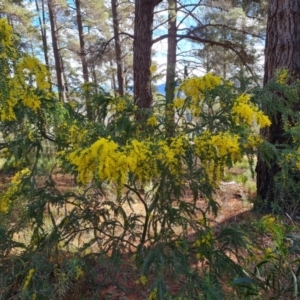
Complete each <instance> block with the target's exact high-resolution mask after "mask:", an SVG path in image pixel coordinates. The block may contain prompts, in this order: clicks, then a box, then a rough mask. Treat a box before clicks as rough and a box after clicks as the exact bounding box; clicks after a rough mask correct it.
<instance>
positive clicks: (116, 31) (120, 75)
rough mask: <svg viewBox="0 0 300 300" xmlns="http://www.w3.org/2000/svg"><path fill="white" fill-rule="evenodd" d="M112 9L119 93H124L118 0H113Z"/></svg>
mask: <svg viewBox="0 0 300 300" xmlns="http://www.w3.org/2000/svg"><path fill="white" fill-rule="evenodd" d="M111 10H112V17H113V25H114V37H115V52H116V61H117V78H118V93H119V95H121V96H123V95H124V79H123V65H122V52H121V42H120V32H119V31H120V30H119V17H118V10H117V0H111Z"/></svg>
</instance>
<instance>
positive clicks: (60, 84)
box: [48, 0, 65, 101]
mask: <svg viewBox="0 0 300 300" xmlns="http://www.w3.org/2000/svg"><path fill="white" fill-rule="evenodd" d="M48 11H49V20H50V27H51V37H52V48H53V55H54V61H55V71H56V77H57V88H58V95H59V100H60V101H62V100H63V98H64V94H65V93H64V84H63V68H62V64H61V60H60V54H59V49H58V39H57V31H56V24H55V17H54V5H53V0H48Z"/></svg>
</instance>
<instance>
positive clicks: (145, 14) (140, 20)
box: [133, 0, 162, 120]
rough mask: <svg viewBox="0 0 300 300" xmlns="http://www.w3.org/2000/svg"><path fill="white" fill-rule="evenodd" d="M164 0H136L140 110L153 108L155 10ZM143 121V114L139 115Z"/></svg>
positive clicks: (136, 76) (136, 71) (136, 86)
mask: <svg viewBox="0 0 300 300" xmlns="http://www.w3.org/2000/svg"><path fill="white" fill-rule="evenodd" d="M161 1H162V0H136V1H135V21H134V42H133V55H134V56H133V73H134V74H133V81H134V100H135V103H136V104H137V106H138V108H139V109H145V108H146V109H147V108H151V105H152V91H151V72H150V67H151V47H152V26H153V17H154V8H155V6H156V5H158V4H159V3H160V2H161ZM136 117H137V119H138V120H143V119H144V117H143V116H142V114H140V113H138V114H137V116H136Z"/></svg>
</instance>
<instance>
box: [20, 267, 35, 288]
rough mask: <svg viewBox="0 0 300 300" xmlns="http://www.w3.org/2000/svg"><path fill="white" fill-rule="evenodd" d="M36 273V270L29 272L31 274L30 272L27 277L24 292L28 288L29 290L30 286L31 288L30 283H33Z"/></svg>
mask: <svg viewBox="0 0 300 300" xmlns="http://www.w3.org/2000/svg"><path fill="white" fill-rule="evenodd" d="M34 272H35V270H34V269H30V270H29V272H28V274H27V276H26V279H25V282H24V284H23V288H22V290H23V291H26V290H27V288H28V286H29V284H30V282H31V279H32V277H33V275H34Z"/></svg>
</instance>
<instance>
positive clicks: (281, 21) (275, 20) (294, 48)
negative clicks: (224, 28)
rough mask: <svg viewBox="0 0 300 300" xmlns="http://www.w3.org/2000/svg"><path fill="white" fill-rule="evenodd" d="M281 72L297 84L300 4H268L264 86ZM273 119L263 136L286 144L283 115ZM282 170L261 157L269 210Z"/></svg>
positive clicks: (277, 0)
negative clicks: (286, 72) (277, 177)
mask: <svg viewBox="0 0 300 300" xmlns="http://www.w3.org/2000/svg"><path fill="white" fill-rule="evenodd" d="M281 68H286V69H288V70H289V71H290V74H291V75H292V76H293V79H294V80H295V79H296V78H299V76H300V1H299V0H269V8H268V22H267V38H266V48H265V76H264V85H265V84H267V83H268V81H270V80H271V79H273V78H274V75H275V71H276V70H277V69H281ZM293 79H292V80H293ZM270 117H271V122H272V125H271V126H270V127H269V128H266V129H263V130H262V134H263V135H264V136H265V138H266V139H267V140H268V141H269V142H271V143H272V144H276V143H282V142H284V130H283V123H282V118H281V115H280V114H277V116H276V118H275V116H270ZM279 170H280V167H279V166H278V164H277V163H276V162H274V164H272V165H271V166H268V165H267V164H266V163H264V162H263V161H262V159H261V157H258V163H257V168H256V171H257V194H258V196H259V197H260V198H261V199H262V200H263V201H264V204H263V205H265V206H266V208H267V209H270V208H271V204H272V201H274V197H275V195H274V194H273V190H274V177H275V175H276V173H277V172H278V171H279Z"/></svg>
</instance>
